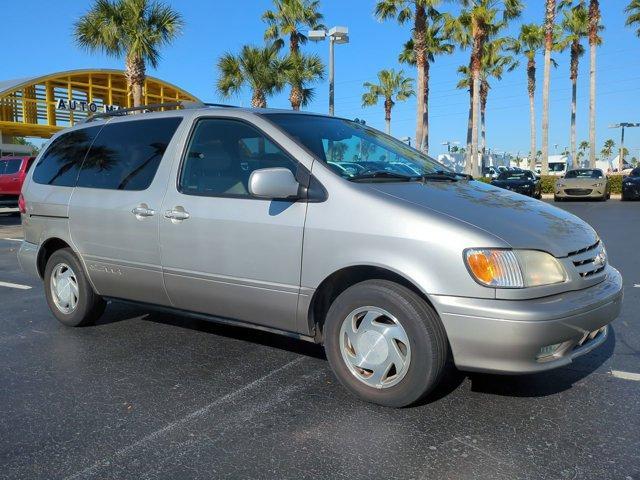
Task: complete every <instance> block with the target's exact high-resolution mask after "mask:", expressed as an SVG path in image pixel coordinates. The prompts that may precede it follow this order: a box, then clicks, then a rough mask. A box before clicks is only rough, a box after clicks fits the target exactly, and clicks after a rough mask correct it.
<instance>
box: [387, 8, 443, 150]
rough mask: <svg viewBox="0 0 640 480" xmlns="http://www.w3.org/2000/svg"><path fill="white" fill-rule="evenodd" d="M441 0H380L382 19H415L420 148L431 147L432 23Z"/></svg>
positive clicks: (418, 145) (417, 134)
mask: <svg viewBox="0 0 640 480" xmlns="http://www.w3.org/2000/svg"><path fill="white" fill-rule="evenodd" d="M440 3H441V0H379V1H378V2H377V4H376V8H375V16H376V17H377V18H378V19H379V20H387V19H390V18H395V19H397V21H398V23H400V24H401V25H402V24H405V23H406V22H409V21H412V22H413V29H412V40H413V50H414V61H415V65H416V69H417V83H418V85H417V87H418V88H417V90H418V92H417V95H416V97H417V111H416V148H417V149H419V150H422V151H423V152H425V153H428V151H429V142H428V138H429V137H428V134H429V132H428V125H429V105H428V100H429V98H428V95H429V59H428V58H429V50H428V44H429V42H430V41H431V40H429V38H428V35H429V30H428V28H429V25H430V23H431V22H433V21H437V20H438V19H439V18H440V14H439V12H438V11H437V10H436V8H437V7H438V6H439V4H440Z"/></svg>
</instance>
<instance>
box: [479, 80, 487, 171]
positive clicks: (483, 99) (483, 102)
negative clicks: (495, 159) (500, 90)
mask: <svg viewBox="0 0 640 480" xmlns="http://www.w3.org/2000/svg"><path fill="white" fill-rule="evenodd" d="M488 95H489V88H488V86H487V84H486V82H482V85H480V147H481V150H480V151H481V152H482V158H483V161H484V155H485V153H486V151H487V129H486V124H485V117H486V113H487V97H488Z"/></svg>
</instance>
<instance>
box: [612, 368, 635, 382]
mask: <svg viewBox="0 0 640 480" xmlns="http://www.w3.org/2000/svg"><path fill="white" fill-rule="evenodd" d="M611 375H613V376H614V377H618V378H624V379H625V380H634V381H636V382H640V373H633V372H623V371H621V370H611Z"/></svg>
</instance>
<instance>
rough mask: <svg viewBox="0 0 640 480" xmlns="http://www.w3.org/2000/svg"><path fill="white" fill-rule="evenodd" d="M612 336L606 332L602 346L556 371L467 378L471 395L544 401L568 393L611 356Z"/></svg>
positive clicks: (610, 331) (474, 374)
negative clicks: (475, 393) (477, 393)
mask: <svg viewBox="0 0 640 480" xmlns="http://www.w3.org/2000/svg"><path fill="white" fill-rule="evenodd" d="M615 343H616V342H615V332H614V331H613V328H609V334H608V336H607V340H606V341H605V343H604V344H603V345H601V346H600V347H599V348H596V349H595V350H593V351H591V352H589V353H588V354H586V355H584V356H583V357H579V358H577V359H576V360H575V361H574V362H573V363H571V364H569V365H567V366H565V367H561V368H558V369H555V370H549V371H546V372H540V373H535V374H531V375H513V376H505V375H491V374H483V373H470V374H468V376H469V379H470V380H471V391H473V392H479V393H489V394H492V395H499V396H503V397H522V398H527V397H546V396H549V395H555V394H558V393H561V392H564V391H565V390H569V389H570V388H572V387H573V386H574V385H575V384H576V383H578V382H579V381H581V380H583V379H584V378H586V377H588V376H589V375H591V374H592V373H594V372H595V371H596V370H598V369H599V368H600V367H601V366H602V365H603V364H604V363H605V362H606V361H607V360H608V359H609V358H611V357H612V356H613V350H614V347H615Z"/></svg>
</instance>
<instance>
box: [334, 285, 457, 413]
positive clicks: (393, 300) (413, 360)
mask: <svg viewBox="0 0 640 480" xmlns="http://www.w3.org/2000/svg"><path fill="white" fill-rule="evenodd" d="M365 307H366V308H365ZM363 309H364V310H365V312H366V313H358V314H355V315H354V312H358V311H359V310H363ZM376 309H378V310H383V311H385V312H386V313H388V314H390V316H391V317H395V319H393V318H392V319H391V320H390V319H389V317H387V316H385V315H382V316H380V317H378V318H376V319H375V321H373V322H371V323H370V325H372V327H371V329H367V328H365V329H364V330H361V328H363V323H362V322H366V318H364V317H360V318H362V320H360V323H359V324H358V323H357V322H358V320H357V319H358V315H364V316H365V317H366V316H368V315H369V313H370V312H371V313H373V315H374V316H375V315H376V314H377V313H375V311H374V310H376ZM350 319H352V320H350ZM394 320H395V321H397V322H398V323H399V324H400V326H401V328H400V329H398V328H397V325H396V324H394V323H393V322H394ZM379 322H383V323H379ZM386 322H391V327H389V328H385V327H384V326H383V327H382V329H383V330H385V331H397V332H400V331H402V332H403V333H404V334H406V337H405V338H406V340H408V346H407V345H404V351H403V349H402V346H403V343H402V342H398V340H396V339H397V338H398V337H395V338H394V339H392V340H391V341H390V342H389V341H387V337H383V338H384V340H385V341H382V342H380V341H379V340H380V337H381V334H380V333H379V332H380V330H376V329H379V328H381V327H380V326H381V325H384V323H386ZM350 325H359V326H358V328H357V331H358V333H357V335H363V334H364V333H365V332H366V335H369V337H357V338H359V339H360V342H359V343H360V344H362V343H364V344H365V345H366V344H367V343H368V345H369V346H371V345H373V347H374V348H376V346H377V345H380V344H381V343H382V344H384V346H383V347H381V348H383V351H382V353H381V352H380V351H379V350H375V351H374V349H373V348H372V349H371V350H368V354H367V355H366V356H365V358H367V359H369V358H373V359H376V358H382V355H384V356H385V359H384V360H382V361H381V362H380V364H382V365H384V364H386V363H389V358H391V356H392V355H396V358H398V359H400V357H397V355H398V353H397V352H400V353H404V354H405V357H404V359H405V360H407V359H408V361H407V362H406V363H405V364H404V365H405V366H404V367H402V368H396V364H395V363H393V364H392V365H393V366H392V367H391V369H390V370H389V372H390V373H392V374H391V375H390V376H387V378H386V380H384V383H380V384H378V386H377V387H376V386H372V385H371V384H370V383H371V381H372V380H371V377H373V376H374V375H375V374H376V370H371V372H373V373H372V374H371V377H370V378H369V379H363V378H365V376H366V375H367V374H368V372H367V371H365V370H361V369H359V368H358V367H357V366H355V365H354V363H357V362H354V363H349V362H348V360H347V359H346V358H354V359H355V358H356V356H355V355H362V354H361V353H360V354H358V353H357V350H359V349H360V347H361V345H358V344H357V343H356V345H357V347H356V346H354V348H351V349H350V348H349V346H351V343H349V342H348V340H347V339H348V338H349V337H348V335H347V334H346V333H345V332H346V330H343V327H344V328H345V329H346V328H348V326H350ZM351 334H355V333H354V331H353V330H352V331H351ZM341 337H342V338H341ZM354 338H355V337H354ZM363 338H364V339H363ZM370 340H371V341H370ZM394 345H395V346H396V348H394V347H393V346H394ZM324 348H325V352H326V354H327V359H328V360H329V364H330V365H331V368H332V369H333V372H334V373H335V375H336V377H337V378H338V380H339V381H340V383H341V384H342V385H343V386H344V387H345V388H346V389H347V390H349V391H350V392H351V393H353V394H354V395H356V396H357V397H359V398H361V399H363V400H365V401H367V402H372V403H377V404H379V405H383V406H387V407H406V406H408V405H411V404H413V403H416V402H418V401H419V400H420V399H422V398H424V397H425V396H426V395H428V394H429V392H431V390H432V389H433V388H434V387H435V386H436V385H437V384H438V382H439V380H440V378H441V376H442V373H443V371H444V368H445V364H446V360H447V356H448V351H449V347H448V341H447V335H446V332H445V330H444V327H443V325H442V323H441V321H440V318H439V317H438V315H437V313H436V312H435V310H434V309H433V308H432V307H431V306H430V305H429V304H428V303H427V302H425V301H424V300H423V299H422V298H421V297H420V296H418V295H417V294H416V293H414V292H413V291H411V290H409V289H408V288H406V287H404V286H402V285H399V284H397V283H394V282H390V281H387V280H367V281H364V282H361V283H358V284H356V285H353V286H351V287H349V288H348V289H347V290H345V291H344V292H343V293H341V294H340V295H339V296H338V298H336V299H335V301H334V302H333V303H332V304H331V307H330V308H329V312H328V313H327V318H326V321H325V327H324ZM391 349H393V351H392V350H391ZM387 352H388V354H387ZM352 353H354V354H355V355H352ZM371 363H374V362H373V361H372V362H371ZM360 364H361V365H369V364H365V363H362V362H360ZM399 365H401V364H400V363H399ZM374 368H375V367H374ZM383 370H384V368H379V369H378V371H383ZM355 371H357V372H359V373H355ZM394 372H395V373H394ZM367 382H369V383H367Z"/></svg>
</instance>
